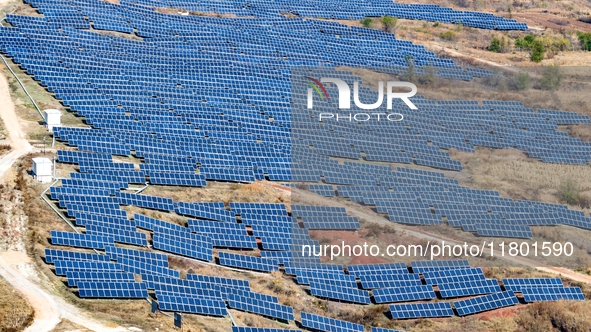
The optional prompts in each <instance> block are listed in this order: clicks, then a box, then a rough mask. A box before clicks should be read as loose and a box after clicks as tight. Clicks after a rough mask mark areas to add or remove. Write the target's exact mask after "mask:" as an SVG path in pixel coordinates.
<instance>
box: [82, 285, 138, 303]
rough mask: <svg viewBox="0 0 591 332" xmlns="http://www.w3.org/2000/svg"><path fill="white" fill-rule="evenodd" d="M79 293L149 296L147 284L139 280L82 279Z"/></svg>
mask: <svg viewBox="0 0 591 332" xmlns="http://www.w3.org/2000/svg"><path fill="white" fill-rule="evenodd" d="M78 294H79V295H80V297H82V298H127V299H137V298H147V297H148V289H147V288H146V285H145V284H143V283H139V282H111V281H109V282H93V281H80V282H79V283H78Z"/></svg>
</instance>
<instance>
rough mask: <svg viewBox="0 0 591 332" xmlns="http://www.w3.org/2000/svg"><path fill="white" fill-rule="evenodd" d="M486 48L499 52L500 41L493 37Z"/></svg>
mask: <svg viewBox="0 0 591 332" xmlns="http://www.w3.org/2000/svg"><path fill="white" fill-rule="evenodd" d="M488 50H489V51H491V52H495V53H501V41H500V40H499V39H498V38H496V37H493V39H492V40H491V41H490V46H489V47H488Z"/></svg>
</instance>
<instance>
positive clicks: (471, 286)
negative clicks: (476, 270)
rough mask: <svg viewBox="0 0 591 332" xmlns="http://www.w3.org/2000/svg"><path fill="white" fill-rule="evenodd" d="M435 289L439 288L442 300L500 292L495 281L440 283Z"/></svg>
mask: <svg viewBox="0 0 591 332" xmlns="http://www.w3.org/2000/svg"><path fill="white" fill-rule="evenodd" d="M437 288H439V293H440V294H441V297H443V298H450V297H462V296H469V295H482V294H490V293H498V292H500V291H501V287H500V286H499V282H498V281H497V280H496V279H483V280H472V281H462V282H451V283H440V284H437Z"/></svg>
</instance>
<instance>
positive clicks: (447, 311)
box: [390, 302, 454, 319]
mask: <svg viewBox="0 0 591 332" xmlns="http://www.w3.org/2000/svg"><path fill="white" fill-rule="evenodd" d="M390 313H391V315H392V318H394V319H410V318H429V317H451V316H453V315H454V312H453V309H452V307H451V303H449V302H429V303H405V304H391V305H390Z"/></svg>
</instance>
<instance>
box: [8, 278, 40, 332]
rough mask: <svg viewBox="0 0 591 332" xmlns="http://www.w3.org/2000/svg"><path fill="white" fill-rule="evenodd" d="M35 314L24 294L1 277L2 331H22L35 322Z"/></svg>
mask: <svg viewBox="0 0 591 332" xmlns="http://www.w3.org/2000/svg"><path fill="white" fill-rule="evenodd" d="M34 314H35V312H34V310H33V308H32V307H31V306H30V305H29V304H28V303H27V302H26V301H25V300H24V299H23V296H22V294H20V293H18V292H17V291H16V290H14V289H13V288H12V287H11V286H10V285H9V284H8V282H6V280H5V279H4V278H2V277H0V331H3V332H13V331H14V332H16V331H22V330H24V329H25V328H26V327H27V326H28V325H30V324H31V323H32V322H33V318H34Z"/></svg>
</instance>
